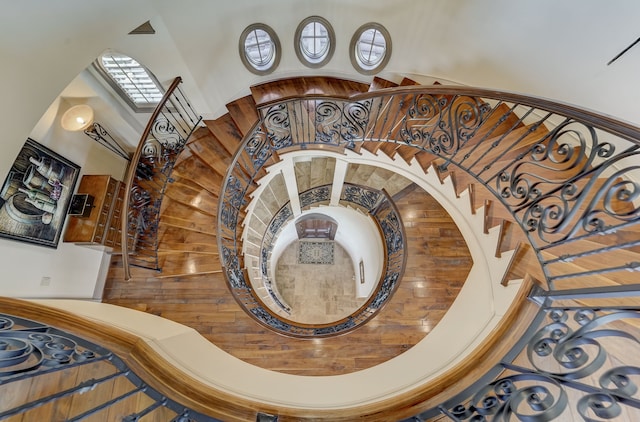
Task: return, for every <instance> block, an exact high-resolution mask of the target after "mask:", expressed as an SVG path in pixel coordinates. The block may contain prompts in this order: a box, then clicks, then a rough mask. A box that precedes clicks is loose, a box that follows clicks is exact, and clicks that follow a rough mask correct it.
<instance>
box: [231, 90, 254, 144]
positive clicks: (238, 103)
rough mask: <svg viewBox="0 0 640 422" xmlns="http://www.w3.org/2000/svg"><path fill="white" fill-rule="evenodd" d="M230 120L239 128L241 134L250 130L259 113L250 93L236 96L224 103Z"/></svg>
mask: <svg viewBox="0 0 640 422" xmlns="http://www.w3.org/2000/svg"><path fill="white" fill-rule="evenodd" d="M226 107H227V110H228V111H229V116H230V117H231V120H233V122H234V123H235V125H236V127H237V128H238V129H239V130H240V133H242V135H243V136H244V135H246V134H247V133H249V131H251V129H252V128H253V127H254V126H255V124H256V123H257V122H258V120H260V115H259V114H258V110H257V109H256V103H255V101H253V97H252V96H251V95H247V96H246V97H242V98H238V99H237V100H235V101H232V102H230V103H228V104H227V105H226Z"/></svg>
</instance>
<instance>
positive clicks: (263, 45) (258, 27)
mask: <svg viewBox="0 0 640 422" xmlns="http://www.w3.org/2000/svg"><path fill="white" fill-rule="evenodd" d="M239 47H240V58H241V59H242V62H243V63H244V65H245V66H246V67H247V69H249V71H251V72H253V73H255V74H258V75H265V74H267V73H271V72H273V71H274V70H275V68H276V67H277V66H278V63H279V62H280V41H279V40H278V36H277V35H276V33H275V32H273V29H271V28H270V27H269V26H267V25H265V24H262V23H256V24H253V25H249V26H248V27H247V28H246V29H245V30H244V31H242V35H241V36H240V45H239Z"/></svg>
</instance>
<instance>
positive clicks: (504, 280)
mask: <svg viewBox="0 0 640 422" xmlns="http://www.w3.org/2000/svg"><path fill="white" fill-rule="evenodd" d="M521 251H522V243H518V246H516V248H515V249H514V251H513V254H512V255H511V258H510V259H509V263H508V264H507V268H506V269H505V271H504V274H503V275H502V280H500V284H501V285H502V286H505V287H506V286H508V285H509V281H510V280H513V279H514V278H513V277H511V270H512V269H513V267H514V265H515V263H516V259H517V257H518V256H519V255H520V253H521ZM527 275H528V273H527Z"/></svg>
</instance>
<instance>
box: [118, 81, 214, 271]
mask: <svg viewBox="0 0 640 422" xmlns="http://www.w3.org/2000/svg"><path fill="white" fill-rule="evenodd" d="M181 82H182V78H180V77H176V78H175V79H174V80H173V82H172V83H171V85H170V86H169V88H168V89H167V91H166V92H165V94H164V96H163V97H162V99H161V100H160V102H159V103H158V106H157V107H156V109H155V110H154V111H153V113H152V114H151V118H150V119H149V122H148V123H147V126H146V128H145V130H144V132H143V133H142V136H141V138H140V142H139V143H138V147H137V148H136V151H135V152H134V154H133V157H132V158H131V163H130V164H129V168H128V170H127V177H126V179H125V184H126V187H125V196H124V198H123V204H122V207H123V210H126V212H123V213H122V264H123V269H124V274H125V279H127V280H129V279H130V278H131V272H130V265H137V266H141V267H145V268H151V269H155V270H159V269H160V268H159V266H158V255H157V245H158V244H157V229H158V222H159V219H160V206H161V204H162V198H163V196H164V190H165V188H166V184H167V183H169V182H171V181H172V179H171V177H170V176H171V171H172V170H173V165H174V164H175V161H176V159H177V157H178V155H179V154H180V152H181V151H182V149H183V148H184V146H185V145H186V143H187V140H188V139H189V137H190V136H191V134H192V133H193V131H194V130H195V128H196V127H197V126H198V124H199V123H200V121H201V120H202V117H201V116H199V115H197V113H195V111H194V110H193V108H192V107H191V104H190V103H189V101H188V100H187V98H186V96H185V95H184V94H183V93H182V91H181V90H180V88H179V85H180V83H181Z"/></svg>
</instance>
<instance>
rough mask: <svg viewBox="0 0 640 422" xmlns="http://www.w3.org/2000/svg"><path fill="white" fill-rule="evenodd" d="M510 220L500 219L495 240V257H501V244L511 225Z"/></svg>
mask: <svg viewBox="0 0 640 422" xmlns="http://www.w3.org/2000/svg"><path fill="white" fill-rule="evenodd" d="M511 224H512V223H511V222H510V221H508V220H505V219H502V220H500V231H499V232H498V241H497V242H496V253H495V257H496V258H501V257H502V252H503V251H502V244H503V242H504V239H505V236H506V233H507V230H508V229H509V228H510V227H511Z"/></svg>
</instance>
